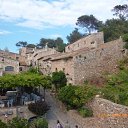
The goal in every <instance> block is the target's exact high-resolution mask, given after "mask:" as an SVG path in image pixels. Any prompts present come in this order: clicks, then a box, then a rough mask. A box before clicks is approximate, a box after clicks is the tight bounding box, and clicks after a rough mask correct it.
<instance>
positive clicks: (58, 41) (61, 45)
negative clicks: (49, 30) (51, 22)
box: [55, 37, 66, 52]
mask: <svg viewBox="0 0 128 128" xmlns="http://www.w3.org/2000/svg"><path fill="white" fill-rule="evenodd" d="M55 45H56V49H57V51H59V52H63V51H64V49H65V46H66V44H65V43H64V42H63V40H62V38H60V37H58V38H57V39H56V40H55Z"/></svg>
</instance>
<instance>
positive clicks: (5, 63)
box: [0, 57, 19, 73]
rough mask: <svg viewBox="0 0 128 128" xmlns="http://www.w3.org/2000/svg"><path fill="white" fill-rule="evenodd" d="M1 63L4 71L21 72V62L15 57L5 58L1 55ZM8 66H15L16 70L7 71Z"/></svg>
mask: <svg viewBox="0 0 128 128" xmlns="http://www.w3.org/2000/svg"><path fill="white" fill-rule="evenodd" d="M0 65H1V68H2V71H3V72H4V73H10V72H11V73H12V72H14V73H18V72H19V62H18V61H17V60H13V59H8V58H3V57H0ZM6 66H12V67H14V71H10V72H7V71H6V72H5V67H6Z"/></svg>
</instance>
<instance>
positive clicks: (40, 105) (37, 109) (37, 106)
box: [28, 101, 49, 115]
mask: <svg viewBox="0 0 128 128" xmlns="http://www.w3.org/2000/svg"><path fill="white" fill-rule="evenodd" d="M28 109H29V110H30V111H31V112H33V113H34V114H36V115H44V114H45V113H46V112H47V111H48V110H49V106H48V105H47V104H46V102H44V101H42V102H37V103H31V104H29V105H28Z"/></svg>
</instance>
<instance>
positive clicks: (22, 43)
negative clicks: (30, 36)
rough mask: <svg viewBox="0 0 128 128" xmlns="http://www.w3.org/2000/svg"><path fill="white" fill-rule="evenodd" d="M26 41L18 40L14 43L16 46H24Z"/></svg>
mask: <svg viewBox="0 0 128 128" xmlns="http://www.w3.org/2000/svg"><path fill="white" fill-rule="evenodd" d="M27 44H28V43H27V42H26V41H19V42H18V43H16V46H17V47H26V46H27Z"/></svg>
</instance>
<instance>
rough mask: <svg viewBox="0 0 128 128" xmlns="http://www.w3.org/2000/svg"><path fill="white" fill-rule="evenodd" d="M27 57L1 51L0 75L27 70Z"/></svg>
mask: <svg viewBox="0 0 128 128" xmlns="http://www.w3.org/2000/svg"><path fill="white" fill-rule="evenodd" d="M26 67H27V65H26V57H25V56H21V55H20V54H17V53H12V52H9V51H4V50H0V75H1V76H2V74H5V73H18V72H20V71H24V70H26Z"/></svg>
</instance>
